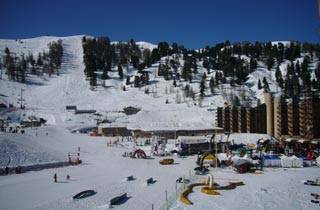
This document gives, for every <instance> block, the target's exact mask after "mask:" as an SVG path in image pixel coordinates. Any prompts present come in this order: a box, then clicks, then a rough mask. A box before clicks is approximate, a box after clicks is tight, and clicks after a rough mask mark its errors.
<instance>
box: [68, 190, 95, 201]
mask: <svg viewBox="0 0 320 210" xmlns="http://www.w3.org/2000/svg"><path fill="white" fill-rule="evenodd" d="M95 194H97V192H95V191H94V190H85V191H82V192H80V193H78V194H76V195H75V196H73V199H82V198H86V197H89V196H93V195H95Z"/></svg>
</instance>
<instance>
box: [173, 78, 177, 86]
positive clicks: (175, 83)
mask: <svg viewBox="0 0 320 210" xmlns="http://www.w3.org/2000/svg"><path fill="white" fill-rule="evenodd" d="M173 86H174V87H177V82H176V79H174V80H173Z"/></svg>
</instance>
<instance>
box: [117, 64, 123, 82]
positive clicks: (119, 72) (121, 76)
mask: <svg viewBox="0 0 320 210" xmlns="http://www.w3.org/2000/svg"><path fill="white" fill-rule="evenodd" d="M118 74H119V78H120V79H121V80H122V79H123V70H122V66H121V64H119V65H118Z"/></svg>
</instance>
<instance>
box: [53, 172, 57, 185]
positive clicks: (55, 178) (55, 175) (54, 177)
mask: <svg viewBox="0 0 320 210" xmlns="http://www.w3.org/2000/svg"><path fill="white" fill-rule="evenodd" d="M53 180H54V182H55V183H57V182H58V181H57V180H58V177H57V174H56V173H55V174H54V175H53Z"/></svg>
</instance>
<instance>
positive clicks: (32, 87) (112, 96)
mask: <svg viewBox="0 0 320 210" xmlns="http://www.w3.org/2000/svg"><path fill="white" fill-rule="evenodd" d="M87 37H88V36H87ZM82 38H83V35H78V36H70V37H48V36H43V37H37V38H31V39H21V40H20V39H18V40H4V39H2V40H0V56H1V57H2V56H3V55H4V49H5V48H6V47H8V48H9V49H10V51H11V52H13V53H15V54H16V55H19V56H20V55H22V54H24V55H28V54H29V53H32V54H33V55H34V57H37V55H38V53H40V52H43V51H47V50H48V44H49V43H51V42H52V41H57V40H62V45H63V50H64V54H63V58H62V66H61V69H60V70H59V72H60V76H56V75H52V76H51V77H49V76H48V75H46V74H44V75H40V76H34V75H28V77H27V80H26V83H18V82H14V81H9V80H8V79H7V77H6V76H5V75H4V73H2V75H3V76H2V79H1V80H0V94H1V97H0V99H1V101H3V102H5V103H7V104H13V105H15V106H19V104H18V98H19V97H20V94H21V89H22V90H23V96H24V99H25V104H26V107H27V109H26V110H25V112H28V113H32V114H36V115H42V116H46V118H48V119H53V120H50V121H52V122H55V121H57V120H56V119H55V118H57V116H59V117H60V118H61V119H62V120H64V121H70V117H69V116H67V114H66V112H65V106H67V105H76V106H78V107H79V108H82V109H96V110H97V111H98V112H100V113H101V114H102V115H103V116H104V117H106V118H109V117H110V113H112V112H118V111H121V110H123V108H124V107H128V106H135V107H138V108H141V110H142V111H141V112H139V113H138V114H137V115H136V116H131V117H130V116H120V117H116V118H114V119H113V120H114V121H115V122H121V123H126V124H128V126H129V127H134V128H146V129H152V128H156V127H158V128H159V127H163V126H164V125H165V127H174V128H177V129H178V128H189V127H202V128H208V127H212V126H214V124H215V114H214V112H213V111H214V110H215V108H216V107H218V106H223V105H224V103H225V102H228V103H230V101H232V98H233V97H234V96H237V97H241V98H242V99H243V100H244V101H248V103H252V101H253V102H254V101H256V100H257V99H260V100H261V101H262V102H263V96H262V92H263V90H262V89H260V90H259V89H258V80H260V81H262V79H263V78H264V77H265V78H266V79H267V81H268V83H269V87H270V90H271V91H273V92H277V91H278V90H279V87H278V85H277V82H276V81H275V69H271V70H268V69H267V68H266V64H265V63H264V62H261V61H259V62H258V68H257V69H256V71H254V72H253V73H251V74H249V76H248V80H247V82H246V83H245V85H242V86H235V87H231V86H230V84H221V85H219V86H218V87H217V88H216V90H215V94H211V93H210V90H209V88H207V90H206V92H207V94H206V97H204V99H203V100H202V101H198V100H192V99H191V98H187V97H185V96H184V91H183V88H184V86H185V85H186V84H187V82H185V81H180V82H178V86H177V87H174V86H173V84H172V80H165V79H164V78H163V77H159V76H158V75H157V70H158V66H159V64H160V63H164V62H165V59H167V58H168V57H163V58H162V59H161V60H160V62H157V63H155V64H153V65H152V66H151V67H150V68H147V69H145V70H146V71H148V72H149V73H150V83H149V85H147V86H145V87H143V88H134V87H133V86H127V87H126V89H127V90H126V91H123V86H124V84H125V81H124V80H120V79H119V76H118V72H117V71H116V69H113V70H112V71H111V72H110V75H109V76H110V79H108V80H106V81H98V82H100V85H99V86H98V88H96V89H95V90H91V89H90V85H89V82H88V81H87V80H86V77H85V75H84V68H85V67H84V64H83V47H82ZM112 43H113V44H115V43H117V42H112ZM279 43H282V44H283V45H284V46H288V45H289V44H290V42H287V41H281V42H279V41H276V42H272V45H278V44H279ZM136 44H137V45H138V46H139V47H140V48H141V49H150V50H152V49H154V48H156V47H157V45H154V44H152V43H148V42H143V41H140V42H136ZM236 56H240V57H241V58H242V59H243V60H244V61H245V62H250V59H251V58H250V57H247V56H245V55H235V57H236ZM179 59H180V63H181V64H183V62H184V61H183V59H182V58H181V57H180V58H179ZM298 60H299V61H300V63H301V61H302V58H298V59H296V60H295V61H294V63H296V62H297V61H298ZM317 62H318V60H317V58H315V59H314V62H313V66H314V68H315V66H316V63H317ZM289 63H290V62H289V61H287V60H285V61H284V62H283V63H282V64H281V65H280V70H281V73H282V75H283V76H285V75H286V68H287V65H288V64H289ZM197 65H198V73H197V75H195V78H194V80H193V82H192V83H190V84H189V85H190V86H191V87H192V89H193V91H194V92H196V93H198V92H199V83H200V80H201V76H202V74H203V73H204V72H207V70H206V69H205V68H204V67H203V62H202V61H198V63H197ZM180 68H181V67H180ZM2 71H4V70H2ZM124 71H125V72H124V74H125V75H131V76H133V75H136V74H137V71H136V70H135V69H133V68H132V67H131V66H129V68H128V69H125V70H124ZM217 71H219V70H212V71H211V73H210V74H208V75H207V78H208V79H207V81H206V86H207V87H208V86H209V85H208V84H209V79H210V78H211V76H212V75H215V73H216V72H217ZM102 83H103V84H102ZM146 89H148V90H149V93H148V94H146V93H145V90H146ZM112 118H113V117H112ZM88 121H89V122H90V123H91V124H93V123H95V120H94V119H91V120H88V119H87V120H86V122H88ZM79 122H83V119H82V120H79Z"/></svg>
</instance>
